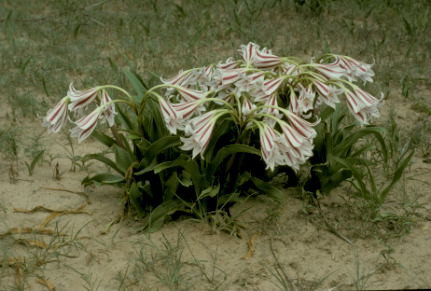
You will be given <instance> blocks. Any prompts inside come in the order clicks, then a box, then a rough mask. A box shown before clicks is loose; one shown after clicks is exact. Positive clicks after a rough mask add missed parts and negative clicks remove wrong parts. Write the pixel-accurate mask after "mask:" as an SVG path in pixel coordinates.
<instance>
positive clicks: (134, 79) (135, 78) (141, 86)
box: [123, 70, 148, 103]
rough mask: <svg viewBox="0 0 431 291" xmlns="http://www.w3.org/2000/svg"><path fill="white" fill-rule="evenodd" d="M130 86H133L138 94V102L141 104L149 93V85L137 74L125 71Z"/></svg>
mask: <svg viewBox="0 0 431 291" xmlns="http://www.w3.org/2000/svg"><path fill="white" fill-rule="evenodd" d="M123 72H124V74H125V75H126V77H127V79H128V80H129V82H130V84H132V87H133V89H134V90H135V92H136V94H137V95H136V102H137V103H141V101H142V98H143V97H144V94H145V92H147V90H148V88H147V85H146V84H145V83H144V81H142V79H141V77H139V75H138V74H137V73H135V72H132V71H129V70H123Z"/></svg>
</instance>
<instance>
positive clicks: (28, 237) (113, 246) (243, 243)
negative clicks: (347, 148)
mask: <svg viewBox="0 0 431 291" xmlns="http://www.w3.org/2000/svg"><path fill="white" fill-rule="evenodd" d="M400 115H401V116H402V115H406V113H405V112H403V113H400ZM406 118H407V117H406ZM35 126H37V124H36V125H34V126H33V125H32V126H30V127H29V130H30V129H31V128H34V127H35ZM37 131H39V130H37ZM59 140H61V136H48V137H47V138H46V139H45V144H46V145H50V146H49V147H48V151H49V152H50V153H56V154H59V155H60V156H63V157H64V156H65V150H64V148H63V147H62V146H60V144H59ZM77 149H78V150H79V151H84V152H86V153H90V152H96V151H97V150H98V149H100V147H99V146H98V145H97V144H96V143H95V142H92V141H89V142H86V143H85V145H84V146H79V147H77ZM422 160H423V159H422V158H421V157H419V156H417V157H415V158H414V160H413V165H412V166H411V168H410V170H409V172H408V174H407V179H406V187H407V193H409V197H404V198H405V199H407V200H406V201H410V202H418V203H419V204H420V205H422V208H419V209H418V210H417V211H418V213H419V214H421V215H422V217H421V218H419V217H418V218H417V219H415V220H414V224H413V225H412V227H411V231H410V233H409V234H407V235H405V236H402V237H401V238H390V239H381V237H380V238H378V237H379V236H374V237H373V236H368V237H367V238H361V235H358V231H360V227H359V228H355V227H352V225H354V224H355V223H356V222H355V221H354V220H352V219H349V218H347V216H346V211H347V212H348V208H347V206H346V203H348V202H345V201H344V200H342V199H340V198H339V197H344V196H346V194H347V193H348V192H349V191H350V189H349V188H348V187H347V186H344V187H341V188H340V189H337V191H336V192H335V193H334V194H333V195H332V196H331V197H330V198H326V199H324V200H323V201H322V202H321V203H322V210H323V212H324V213H326V214H325V215H326V217H327V219H328V221H329V222H330V224H332V225H333V226H334V227H336V229H337V230H338V232H339V234H342V235H343V236H345V237H347V238H349V240H350V241H351V244H349V243H348V242H346V241H345V240H343V239H341V238H340V237H339V236H337V235H335V234H334V233H333V232H331V231H329V229H328V227H327V225H326V224H325V223H324V221H323V220H322V218H321V216H319V215H318V213H315V211H314V213H308V214H306V211H304V210H305V209H304V203H303V201H301V200H299V199H297V198H294V197H295V195H294V193H293V191H286V199H285V201H284V202H283V203H282V204H281V205H279V206H277V205H276V204H274V203H273V202H271V201H268V200H264V199H262V198H257V199H255V200H250V201H249V202H247V203H246V204H244V205H241V206H238V207H236V208H235V209H234V211H233V213H240V212H241V210H242V209H246V208H249V207H251V210H249V211H246V212H245V213H244V214H243V215H241V216H240V217H239V218H238V224H240V225H242V226H243V228H242V229H241V231H240V237H234V236H230V235H228V234H226V233H223V232H218V231H216V230H214V229H213V228H211V226H209V225H208V224H205V223H202V222H193V221H190V220H186V221H179V222H171V223H168V224H167V225H165V226H164V227H163V228H162V229H161V230H159V231H157V232H155V233H151V234H148V233H142V232H141V231H140V230H141V225H140V223H139V221H134V220H133V219H132V218H129V219H126V220H123V221H120V222H118V218H119V217H120V216H121V213H122V203H121V190H120V189H117V188H113V187H106V186H104V187H97V188H95V189H86V190H84V189H83V187H82V186H81V184H80V181H81V179H82V178H83V177H84V176H86V174H87V173H86V172H85V171H77V172H70V171H69V168H70V162H69V161H68V160H67V159H64V158H57V159H55V160H54V162H53V163H52V166H49V165H47V164H46V163H45V164H44V165H42V166H38V167H37V168H36V171H35V173H34V175H33V176H31V177H30V176H28V175H27V174H26V171H25V168H24V167H22V168H20V171H19V172H20V176H19V177H18V178H19V179H20V180H18V181H17V183H15V184H12V183H10V179H9V176H8V173H7V171H3V170H2V172H1V174H0V207H1V208H0V249H1V251H2V253H1V256H2V260H1V261H0V262H1V264H2V265H5V264H8V265H9V266H10V268H1V269H3V271H1V272H0V290H11V289H12V286H19V285H20V284H21V286H23V287H24V290H54V289H53V288H55V290H168V289H169V288H168V287H167V286H169V284H171V285H170V286H171V287H172V289H178V290H215V289H217V288H218V290H278V289H277V286H276V284H277V279H276V277H275V275H274V274H276V269H277V268H278V267H281V268H282V269H283V270H284V271H285V272H286V275H287V276H288V277H289V279H290V281H291V282H292V284H293V285H294V286H293V287H296V288H297V289H292V290H307V288H312V287H315V288H316V289H317V290H345V289H354V288H360V287H361V286H362V288H367V289H404V288H426V287H431V264H429V263H428V262H429V261H431V248H430V246H431V221H430V219H431V216H430V210H431V200H430V195H429V194H430V187H429V182H428V181H430V178H431V166H430V164H426V163H423V161H422ZM57 162H58V163H59V170H60V173H62V175H61V179H59V180H58V179H55V178H53V166H54V165H55V164H56V163H57ZM100 167H101V166H100V165H93V166H91V167H90V170H89V171H90V172H94V171H97V169H100ZM1 168H2V169H7V166H6V165H5V164H2V165H1ZM409 178H414V179H416V180H411V179H409ZM66 190H67V191H72V192H67V191H66ZM84 191H86V192H85V195H84V194H82V192H84ZM73 192H75V193H73ZM398 192H400V193H401V192H402V191H400V190H399V191H398ZM79 193H81V194H79ZM410 194H411V195H410ZM397 195H398V194H396V193H395V194H394V198H393V199H394V201H395V200H396V201H399V199H400V198H399V197H400V196H397ZM86 196H88V198H86ZM38 206H43V207H45V208H48V209H51V210H55V211H57V212H58V211H64V210H75V211H76V212H78V213H76V214H64V213H63V214H62V215H60V214H58V216H55V215H56V214H52V213H48V212H46V209H42V208H39V209H36V211H35V212H33V213H20V212H17V210H18V211H19V210H31V209H33V208H35V207H38ZM44 210H45V211H44ZM329 214H330V215H329ZM48 216H50V218H52V220H50V221H47V220H46V219H47V217H48ZM44 220H45V223H46V222H48V223H46V225H45V226H43V227H42V228H43V229H45V230H51V231H53V233H48V234H42V235H41V234H37V233H36V231H35V230H37V228H38V227H40V225H41V223H43V222H44ZM117 222H118V223H117ZM16 228H18V229H21V231H25V228H31V229H33V230H34V232H33V233H29V234H23V233H21V234H17V232H18V231H19V230H17V229H16ZM358 229H359V230H358ZM8 232H9V233H8ZM62 235H64V236H62ZM139 257H140V258H141V259H142V260H139V259H138V258H139ZM143 262H144V263H143ZM277 266H278V267H277ZM139 267H140V269H139ZM278 269H280V268H278ZM119 274H121V276H119ZM120 277H121V278H124V280H123V283H122V286H121V288H122V289H121V288H120V285H121V282H120V281H121V279H120ZM169 280H171V281H169ZM175 280H178V282H179V283H178V284H176V283H175V282H176V281H175ZM322 280H323V282H321V283H319V282H320V281H322ZM23 282H25V283H23ZM169 282H171V283H169ZM361 284H364V285H361ZM316 286H318V287H316ZM97 287H99V288H98V289H97ZM86 288H87V289H86Z"/></svg>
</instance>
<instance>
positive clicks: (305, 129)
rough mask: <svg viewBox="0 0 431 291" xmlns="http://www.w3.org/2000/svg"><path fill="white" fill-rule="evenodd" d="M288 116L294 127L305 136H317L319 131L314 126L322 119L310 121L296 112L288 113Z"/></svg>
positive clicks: (308, 137)
mask: <svg viewBox="0 0 431 291" xmlns="http://www.w3.org/2000/svg"><path fill="white" fill-rule="evenodd" d="M286 117H287V119H288V121H289V123H290V124H291V125H292V127H293V128H294V129H295V130H296V131H297V132H298V133H299V134H301V135H302V136H303V137H305V138H307V139H312V138H314V137H315V136H316V134H317V133H316V130H315V129H314V128H313V126H315V125H317V124H318V123H319V122H320V120H318V121H316V122H315V123H310V122H308V121H306V120H304V119H302V118H301V117H299V116H297V115H296V114H294V113H289V114H286Z"/></svg>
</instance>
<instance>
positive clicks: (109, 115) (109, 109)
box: [101, 90, 117, 127]
mask: <svg viewBox="0 0 431 291" xmlns="http://www.w3.org/2000/svg"><path fill="white" fill-rule="evenodd" d="M101 105H102V107H103V108H105V110H104V112H103V114H104V115H105V117H106V121H107V122H108V125H109V127H112V126H113V125H114V123H115V115H116V114H117V111H116V110H115V104H114V103H113V102H112V99H111V97H109V95H108V92H106V90H103V91H102V97H101Z"/></svg>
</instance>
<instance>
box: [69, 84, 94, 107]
mask: <svg viewBox="0 0 431 291" xmlns="http://www.w3.org/2000/svg"><path fill="white" fill-rule="evenodd" d="M99 90H100V87H94V88H91V89H87V90H76V89H75V87H73V83H70V85H69V91H68V92H67V96H68V97H69V99H70V104H69V110H70V111H76V110H78V109H81V108H85V107H86V106H87V105H89V104H91V103H92V102H93V101H94V100H95V99H96V97H97V93H98V91H99Z"/></svg>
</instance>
